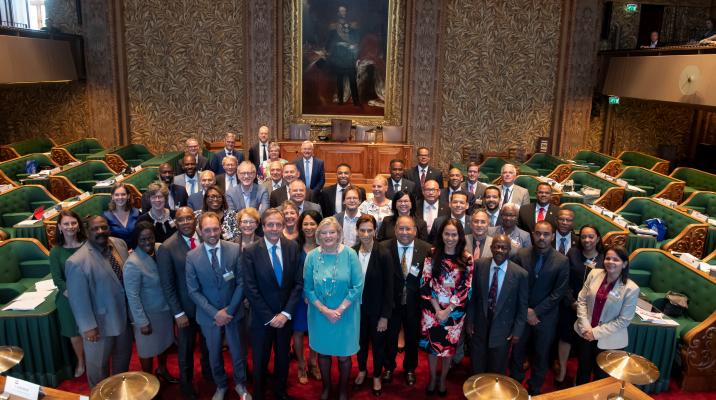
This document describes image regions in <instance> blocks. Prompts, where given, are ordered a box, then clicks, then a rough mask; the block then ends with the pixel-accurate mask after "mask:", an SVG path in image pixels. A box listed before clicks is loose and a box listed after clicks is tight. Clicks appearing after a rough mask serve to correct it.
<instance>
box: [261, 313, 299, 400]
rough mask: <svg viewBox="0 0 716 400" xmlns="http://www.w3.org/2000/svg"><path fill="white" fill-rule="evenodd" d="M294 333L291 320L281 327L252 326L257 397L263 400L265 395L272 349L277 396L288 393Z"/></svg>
mask: <svg viewBox="0 0 716 400" xmlns="http://www.w3.org/2000/svg"><path fill="white" fill-rule="evenodd" d="M292 334H293V328H292V325H291V323H290V322H287V323H286V325H284V326H283V328H281V329H276V328H272V327H270V326H263V325H260V326H252V327H251V348H252V349H253V361H254V364H253V365H254V368H253V375H254V398H255V399H257V400H262V399H263V398H264V396H265V391H266V390H265V385H266V382H265V381H266V375H267V373H268V363H269V359H271V349H273V354H274V362H273V365H274V377H275V382H274V386H273V387H274V389H275V390H274V391H275V393H276V396H277V397H282V396H285V395H286V381H287V380H288V362H289V356H290V352H291V335H292Z"/></svg>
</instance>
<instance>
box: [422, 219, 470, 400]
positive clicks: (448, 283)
mask: <svg viewBox="0 0 716 400" xmlns="http://www.w3.org/2000/svg"><path fill="white" fill-rule="evenodd" d="M465 243H466V241H465V232H464V230H463V228H462V224H461V223H460V221H458V220H456V219H454V218H450V219H447V220H445V222H444V223H443V224H442V225H441V226H440V228H439V229H438V234H437V239H436V243H435V248H434V249H433V252H432V255H431V256H429V257H428V258H426V259H425V266H424V268H423V276H422V278H421V280H420V297H421V308H422V324H421V338H420V347H422V348H423V349H425V350H426V351H427V352H428V367H429V370H430V381H429V383H428V387H427V389H426V393H427V394H428V395H432V394H434V393H435V388H436V385H437V364H438V359H440V360H441V364H442V371H441V373H440V382H439V383H440V387H439V389H438V391H439V394H440V395H441V396H445V395H447V386H446V385H447V374H448V371H449V369H450V362H451V361H452V357H453V355H455V350H456V348H457V345H458V343H459V342H460V335H461V334H462V329H463V323H464V322H465V312H466V306H467V304H468V302H469V300H470V296H471V295H472V270H473V264H472V256H470V253H468V252H466V251H465Z"/></svg>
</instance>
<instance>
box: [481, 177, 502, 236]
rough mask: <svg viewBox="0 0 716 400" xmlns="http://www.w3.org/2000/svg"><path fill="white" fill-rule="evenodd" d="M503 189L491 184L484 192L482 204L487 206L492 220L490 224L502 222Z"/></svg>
mask: <svg viewBox="0 0 716 400" xmlns="http://www.w3.org/2000/svg"><path fill="white" fill-rule="evenodd" d="M501 194H502V191H501V190H500V188H499V187H497V186H494V185H490V186H488V187H486V188H485V191H484V192H483V193H482V204H483V205H484V206H485V212H486V213H487V218H488V220H489V222H490V226H491V227H494V226H499V225H501V224H502V221H501V220H500V201H501V197H500V196H501Z"/></svg>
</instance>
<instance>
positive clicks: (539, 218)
mask: <svg viewBox="0 0 716 400" xmlns="http://www.w3.org/2000/svg"><path fill="white" fill-rule="evenodd" d="M540 221H544V207H540V208H539V213H537V222H540Z"/></svg>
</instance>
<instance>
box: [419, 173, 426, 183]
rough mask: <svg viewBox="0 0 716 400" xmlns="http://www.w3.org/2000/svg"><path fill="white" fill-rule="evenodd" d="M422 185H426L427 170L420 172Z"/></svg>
mask: <svg viewBox="0 0 716 400" xmlns="http://www.w3.org/2000/svg"><path fill="white" fill-rule="evenodd" d="M420 186H425V170H423V171H422V172H421V173H420Z"/></svg>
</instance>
